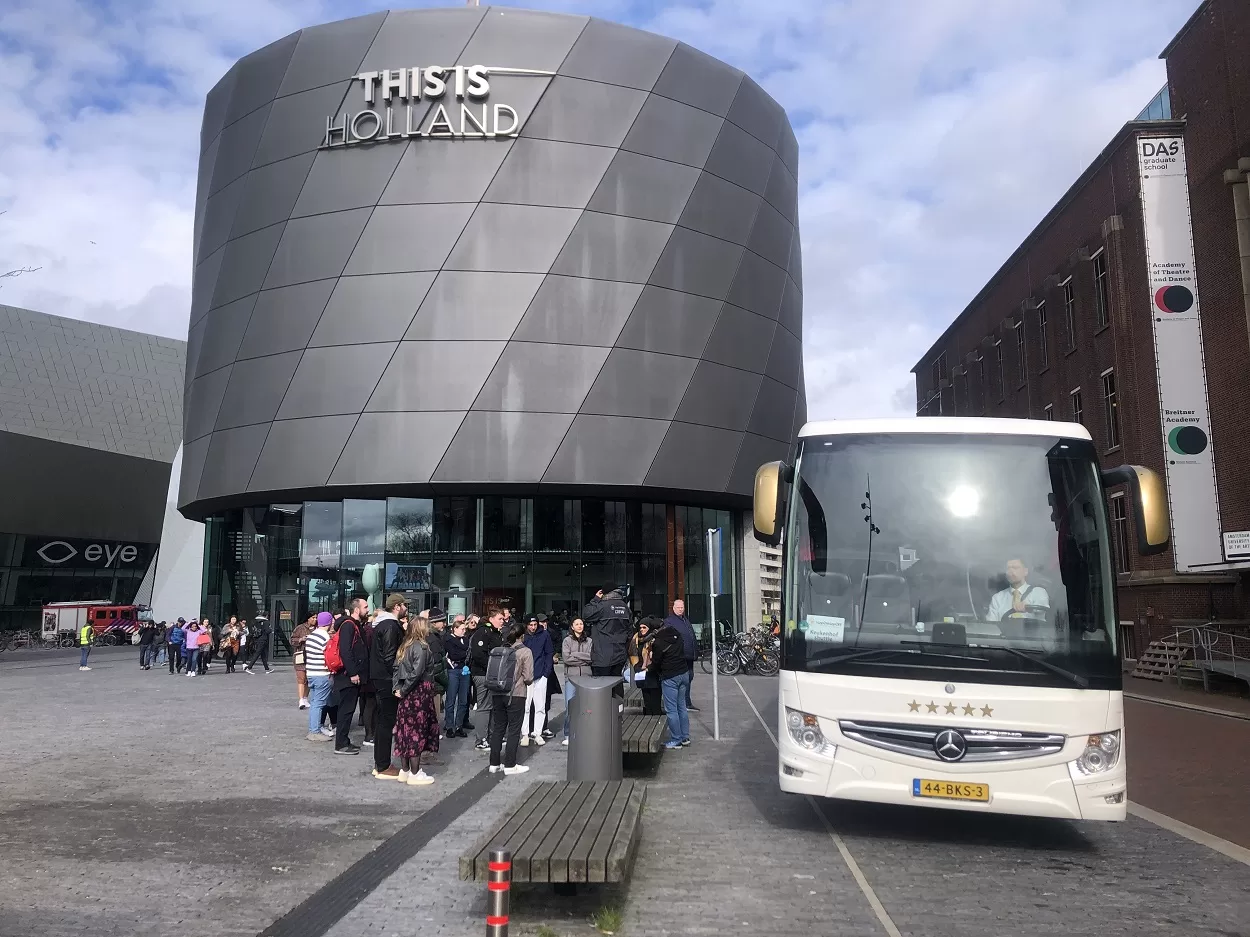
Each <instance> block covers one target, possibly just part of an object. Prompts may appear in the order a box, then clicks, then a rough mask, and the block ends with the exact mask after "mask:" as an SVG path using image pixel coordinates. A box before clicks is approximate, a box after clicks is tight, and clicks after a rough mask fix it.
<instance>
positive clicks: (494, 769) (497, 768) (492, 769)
mask: <svg viewBox="0 0 1250 937" xmlns="http://www.w3.org/2000/svg"><path fill="white" fill-rule="evenodd" d="M486 770H487V771H489V772H490V773H491V774H498V773H499V772H500V771H502V770H503V765H491V766H489V767H488V768H487V769H486Z"/></svg>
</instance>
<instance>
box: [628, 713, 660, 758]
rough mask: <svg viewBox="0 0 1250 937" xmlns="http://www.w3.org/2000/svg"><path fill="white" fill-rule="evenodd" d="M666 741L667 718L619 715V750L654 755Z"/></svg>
mask: <svg viewBox="0 0 1250 937" xmlns="http://www.w3.org/2000/svg"><path fill="white" fill-rule="evenodd" d="M667 741H668V719H666V718H665V717H664V716H643V715H638V714H631V713H626V714H625V715H623V716H621V751H622V752H624V753H625V754H643V755H654V754H657V753H658V752H662V751H663V750H664V743H665V742H667Z"/></svg>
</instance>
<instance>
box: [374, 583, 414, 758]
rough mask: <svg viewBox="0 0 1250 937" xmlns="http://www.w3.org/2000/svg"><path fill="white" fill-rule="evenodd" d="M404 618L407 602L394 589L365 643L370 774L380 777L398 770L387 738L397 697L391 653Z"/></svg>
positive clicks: (391, 734)
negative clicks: (370, 705)
mask: <svg viewBox="0 0 1250 937" xmlns="http://www.w3.org/2000/svg"><path fill="white" fill-rule="evenodd" d="M407 617H408V604H407V603H406V602H405V601H404V597H403V596H402V595H400V594H399V593H398V592H393V593H391V594H390V595H388V596H387V597H386V607H385V610H384V611H381V612H379V613H378V617H377V619H376V620H375V621H374V623H373V643H372V644H370V645H369V679H370V680H371V681H372V682H373V690H374V693H375V694H376V696H377V714H376V716H375V717H374V718H375V722H374V732H373V776H374V777H375V778H381V779H383V780H391V781H393V780H396V779H398V778H399V769H398V768H395V767H392V765H391V741H392V739H393V737H394V733H395V714H396V712H397V711H398V710H399V700H398V698H396V696H395V692H394V691H395V687H394V678H395V654H396V652H398V651H399V645H400V642H401V641H403V639H404V626H403V623H402V622H403V620H404V619H405V618H407Z"/></svg>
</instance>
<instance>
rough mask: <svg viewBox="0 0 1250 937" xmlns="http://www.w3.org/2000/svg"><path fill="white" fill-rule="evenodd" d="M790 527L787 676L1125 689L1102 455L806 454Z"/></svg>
mask: <svg viewBox="0 0 1250 937" xmlns="http://www.w3.org/2000/svg"><path fill="white" fill-rule="evenodd" d="M787 516H788V522H787V528H786V534H785V540H786V542H785V550H786V591H785V598H786V605H785V640H784V642H783V663H782V666H783V667H785V668H787V669H790V670H798V671H808V672H813V673H846V674H854V675H859V676H880V677H893V678H908V679H926V680H962V681H965V682H968V681H972V682H978V683H998V684H1016V685H1026V686H1059V687H1075V688H1093V689H1119V688H1120V686H1121V676H1120V664H1119V659H1118V655H1117V653H1116V645H1115V641H1116V632H1115V621H1114V619H1115V612H1114V598H1113V591H1114V580H1113V578H1112V571H1111V568H1112V567H1111V560H1110V548H1109V538H1108V535H1107V522H1106V511H1105V507H1104V505H1103V501H1102V487H1101V484H1100V481H1099V473H1098V467H1097V460H1096V455H1095V452H1094V447H1093V445H1092V444H1091V443H1090V442H1089V441H1087V440H1081V439H1067V438H1060V437H1055V436H1009V435H959V434H924V435H922V434H893V435H873V436H867V435H847V436H837V435H835V436H827V437H816V438H807V439H804V440H803V444H802V449H801V450H800V453H799V458H798V461H797V463H796V472H795V479H794V484H793V486H792V489H791V495H790V506H789V510H788V512H787Z"/></svg>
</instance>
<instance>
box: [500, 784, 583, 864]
mask: <svg viewBox="0 0 1250 937" xmlns="http://www.w3.org/2000/svg"><path fill="white" fill-rule="evenodd" d="M548 783H549V784H550V786H549V788H548V789H547V790H546V791H545V792H544V794H543V799H542V801H541V802H540V803H539V804H538V805H537V806H536V807H535V808H534V809H533V810H531V811H530V814H529V816H528V817H526V818H525V820H524V821H523V822H521V823H520V824H518V825H517V827H516V829H514V830H513V832H512V835H510V836H509V837H508V838H507V839H506V840H504V841H501V842H499V845H498V847H497V848H499V849H507V850H508V851H509V852H511V853H512V880H513V881H514V882H519V881H523V879H522V878H520V877H519V876H518V875H517V865H518V862H519V859H520V850H521V846H522V844H524V842H525V840H526V839H528V838H529V835H530V833H532V832H533V831H534V828H535V827H537V826H538V825H539V824H540V823H542V821H543V819H544V818H545V817H546V816H547V815H548V814H549V813H551V811H552V810H554V809H555V806H556V802H557V801H558V800H559V798H560V794H561V793H562V792H563V790H564V789H565V787H566V785H564V784H560V783H557V782H555V781H552V782H548ZM479 861H480V860H479ZM527 865H528V864H527ZM480 868H481V866H480V865H479V869H480ZM527 870H528V869H527ZM481 877H483V878H484V877H485V874H484V873H483V875H482V876H481Z"/></svg>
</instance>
